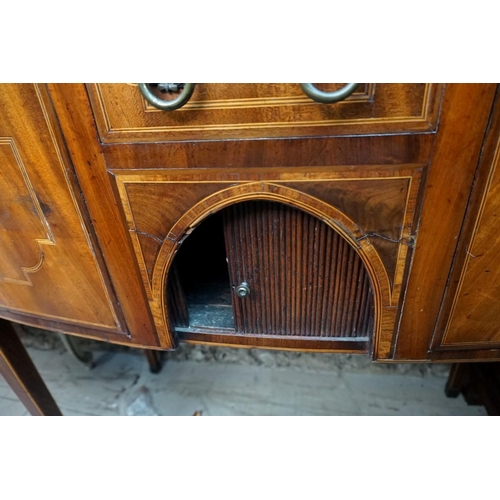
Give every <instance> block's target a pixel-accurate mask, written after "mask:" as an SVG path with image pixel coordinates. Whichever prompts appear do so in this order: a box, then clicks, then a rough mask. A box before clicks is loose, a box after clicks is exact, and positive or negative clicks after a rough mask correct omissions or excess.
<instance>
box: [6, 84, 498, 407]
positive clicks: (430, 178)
mask: <svg viewBox="0 0 500 500" xmlns="http://www.w3.org/2000/svg"><path fill="white" fill-rule="evenodd" d="M497 97H498V87H497V85H496V84H388V83H385V84H374V83H363V84H132V83H128V84H127V83H124V84H86V85H84V84H34V85H31V84H12V85H11V84H1V85H0V187H1V193H2V196H1V197H0V317H1V318H4V319H5V320H10V321H13V322H19V323H24V324H27V325H33V326H38V327H41V328H46V329H49V330H55V331H59V332H64V333H67V334H73V335H79V336H84V337H88V338H93V339H98V340H104V341H107V342H114V343H120V344H126V345H130V346H134V347H141V348H146V349H149V350H171V349H175V348H176V347H177V346H178V344H179V342H190V343H203V344H213V345H222V346H235V347H256V348H266V349H292V350H303V351H323V352H331V353H359V354H360V355H365V356H370V357H371V359H372V360H373V361H374V362H387V363H389V362H390V363H395V362H396V363H397V362H448V363H451V362H466V361H488V360H490V361H494V360H498V359H500V305H499V304H500V288H499V287H500V271H499V266H498V265H497V263H496V258H497V255H498V254H499V251H500V237H499V236H498V235H499V234H500V179H499V175H500V174H499V173H498V172H497V171H496V167H497V165H498V163H499V162H500V109H499V106H498V103H497ZM0 324H1V325H3V326H2V330H1V331H0V353H1V356H0V368H1V372H2V374H4V376H6V378H7V380H9V382H10V383H11V385H12V386H13V388H15V390H16V392H17V393H18V394H19V395H20V396H21V397H22V398H23V401H25V402H26V405H27V406H28V407H29V408H30V411H32V412H33V413H41V414H55V413H57V406H56V405H55V403H54V402H53V400H52V399H51V397H50V394H48V392H46V390H45V389H44V386H43V383H42V382H41V379H39V378H37V377H38V375H37V373H36V369H35V368H34V366H32V364H31V365H30V360H29V357H28V356H27V355H26V353H25V351H24V350H23V348H22V345H21V344H20V343H19V342H18V340H17V339H16V337H15V335H14V333H13V331H12V329H11V328H10V326H9V325H8V323H7V322H2V323H0ZM332 355H333V354H332Z"/></svg>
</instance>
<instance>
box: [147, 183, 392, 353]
mask: <svg viewBox="0 0 500 500" xmlns="http://www.w3.org/2000/svg"><path fill="white" fill-rule="evenodd" d="M257 199H259V200H269V201H276V202H281V203H285V204H288V205H290V206H292V207H295V208H298V209H300V210H303V211H304V212H307V213H309V214H311V215H313V216H315V217H317V218H318V219H320V220H322V221H323V222H325V223H326V224H327V225H328V226H330V227H331V228H332V229H334V230H335V231H337V232H338V233H339V234H340V235H342V236H343V237H344V238H345V239H346V240H347V241H348V242H349V244H350V245H352V247H353V248H354V249H355V250H356V252H357V253H358V255H359V256H360V258H361V259H362V262H363V264H364V266H365V267H366V270H367V272H368V274H369V276H370V281H371V284H372V288H373V292H374V306H375V317H374V330H375V331H374V345H376V343H377V342H378V339H379V338H380V337H381V335H384V336H386V335H389V334H390V335H391V336H392V332H393V329H394V319H393V315H392V314H390V315H389V316H390V317H389V318H386V317H385V316H386V315H385V314H384V312H385V311H389V310H393V309H394V307H393V304H392V303H391V289H390V281H389V277H388V275H387V272H386V270H385V267H384V265H383V263H382V260H381V258H380V256H379V254H378V253H377V251H376V250H375V248H374V247H373V246H372V244H371V243H370V241H369V240H368V238H367V235H366V234H365V233H364V232H363V231H362V230H361V229H360V228H359V227H358V226H357V225H356V224H355V223H354V222H353V221H352V220H351V219H349V218H348V217H347V216H346V215H345V214H343V213H342V212H341V211H339V210H338V209H336V208H335V207H333V206H331V205H329V204H327V203H325V202H323V201H321V200H318V199H317V198H314V197H312V196H310V195H307V194H305V193H302V192H300V191H297V190H294V189H290V188H287V187H284V186H282V185H277V184H272V183H264V182H255V183H248V184H243V185H238V186H232V187H230V188H228V189H224V190H222V191H219V192H217V193H215V194H213V195H211V196H208V197H206V198H204V199H203V200H202V201H201V202H199V203H197V204H196V205H194V206H193V207H192V208H191V209H190V210H188V211H187V212H186V213H185V214H184V215H183V216H182V217H181V218H179V219H178V220H177V222H176V223H175V224H174V226H173V227H172V228H171V230H170V231H169V233H168V235H167V237H166V238H165V239H164V241H163V243H162V245H161V247H160V250H159V252H158V255H157V259H156V262H155V266H154V270H153V276H152V301H151V310H152V313H153V316H154V318H155V322H156V325H157V329H158V333H159V335H160V336H161V337H163V340H164V341H165V342H168V343H171V342H172V343H173V335H172V332H173V328H172V327H171V325H170V324H169V320H168V315H167V313H166V305H165V304H166V301H165V290H166V280H167V276H168V272H169V269H170V266H171V264H172V261H173V258H174V255H175V253H176V252H177V250H178V249H179V247H180V245H181V244H182V241H183V240H184V238H185V237H186V236H187V235H189V234H190V232H191V231H192V230H193V229H194V228H195V227H196V226H197V225H198V224H200V223H201V222H202V221H203V220H204V219H205V218H206V217H208V216H209V215H211V214H213V213H215V212H217V211H219V210H222V209H223V208H225V207H227V206H229V205H232V204H234V203H238V202H241V201H247V200H257Z"/></svg>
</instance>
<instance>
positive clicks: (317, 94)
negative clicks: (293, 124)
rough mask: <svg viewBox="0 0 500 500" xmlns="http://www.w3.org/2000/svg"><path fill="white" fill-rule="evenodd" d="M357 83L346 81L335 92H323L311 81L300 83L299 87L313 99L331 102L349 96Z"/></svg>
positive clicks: (326, 102) (324, 102)
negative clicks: (346, 82) (345, 83)
mask: <svg viewBox="0 0 500 500" xmlns="http://www.w3.org/2000/svg"><path fill="white" fill-rule="evenodd" d="M358 85H359V83H348V84H347V85H345V86H344V87H342V88H341V89H339V90H336V91H335V92H324V91H323V90H319V89H318V88H317V87H315V86H314V85H313V84H312V83H301V84H300V88H301V89H302V90H303V91H304V93H305V94H306V95H307V97H310V98H311V99H312V100H313V101H316V102H321V103H323V104H331V103H332V102H339V101H342V100H343V99H345V98H346V97H349V96H350V95H351V94H352V93H353V92H354V91H355V90H356V89H357V88H358Z"/></svg>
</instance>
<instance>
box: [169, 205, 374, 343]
mask: <svg viewBox="0 0 500 500" xmlns="http://www.w3.org/2000/svg"><path fill="white" fill-rule="evenodd" d="M166 286H167V290H166V292H167V293H166V295H165V298H166V308H167V314H168V316H169V323H170V324H171V325H174V327H175V329H176V331H177V332H178V334H179V335H180V336H181V337H182V334H183V333H186V332H190V331H191V332H196V333H197V334H201V335H203V334H204V333H206V334H207V335H210V334H214V333H216V334H217V335H226V336H228V337H230V336H234V337H241V336H247V337H254V338H257V337H258V338H264V339H265V338H273V339H282V340H283V342H282V343H281V344H280V345H281V346H283V347H286V345H287V344H286V341H287V339H288V340H294V341H297V340H299V339H309V340H314V339H315V340H324V341H328V340H336V341H338V340H342V341H349V340H352V341H356V343H357V344H356V345H361V343H362V342H363V341H364V342H365V343H366V344H368V342H369V341H370V339H371V337H372V335H373V330H374V298H373V289H372V285H371V281H370V278H369V273H368V271H367V269H366V268H365V265H364V263H363V261H362V259H361V257H360V256H359V255H358V253H357V252H356V250H355V249H354V248H353V247H352V245H351V244H350V243H349V242H348V241H347V240H346V239H345V238H344V237H343V236H342V235H340V234H339V233H338V232H337V231H335V230H334V229H333V228H332V227H330V226H329V225H328V224H326V223H325V222H324V221H322V220H320V219H318V218H317V217H315V216H314V215H311V214H309V213H307V212H305V211H303V210H300V209H299V208H295V207H292V206H290V205H287V204H284V203H280V202H276V201H268V200H250V201H243V202H239V203H235V204H232V205H230V206H227V207H226V208H223V209H222V210H220V211H219V212H216V213H215V214H212V215H210V216H209V217H207V218H205V219H203V221H202V222H201V223H200V224H199V225H198V226H197V227H196V228H195V229H194V230H193V231H192V232H191V234H190V235H189V236H188V237H187V238H186V239H185V240H184V242H183V243H182V244H181V246H180V248H179V249H178V251H177V253H176V255H175V257H174V260H173V263H172V265H171V267H170V272H169V275H168V279H167V285H166ZM227 343H231V340H230V339H228V340H227ZM260 345H265V344H262V342H261V343H260ZM325 347H326V344H325ZM360 350H362V349H360Z"/></svg>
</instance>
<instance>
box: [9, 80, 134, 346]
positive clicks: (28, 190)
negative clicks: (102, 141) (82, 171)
mask: <svg viewBox="0 0 500 500" xmlns="http://www.w3.org/2000/svg"><path fill="white" fill-rule="evenodd" d="M59 134H60V132H59V129H58V126H57V122H56V119H55V116H54V113H53V110H52V107H51V103H50V100H49V98H48V95H47V93H46V89H45V88H44V87H43V86H38V85H0V192H1V193H2V195H1V196H0V254H1V255H2V257H1V259H0V316H4V317H12V316H11V315H13V314H15V315H17V317H18V318H21V320H22V321H25V322H30V318H31V317H33V316H37V317H39V318H41V324H42V325H44V324H47V327H49V328H50V327H53V325H59V327H60V328H61V329H64V330H65V331H72V326H71V325H74V327H75V329H77V330H78V331H82V330H81V329H80V328H83V330H84V331H85V329H86V331H89V332H93V334H94V335H96V336H101V337H104V338H115V337H116V338H123V337H124V334H126V330H125V325H124V323H123V320H121V313H120V311H119V309H118V306H117V304H116V301H115V298H114V295H113V293H112V291H111V289H110V286H109V282H108V278H107V275H106V274H105V271H104V266H103V263H102V260H101V257H100V253H99V251H98V248H97V247H96V245H95V241H93V238H94V237H93V235H92V233H91V231H90V229H89V224H88V221H87V220H86V214H85V212H84V209H83V203H82V200H81V199H80V197H79V191H78V189H77V188H76V182H75V179H74V177H73V176H72V168H71V164H70V163H69V160H68V158H67V156H66V152H65V149H64V145H63V143H62V142H61V138H60V135H59Z"/></svg>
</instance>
